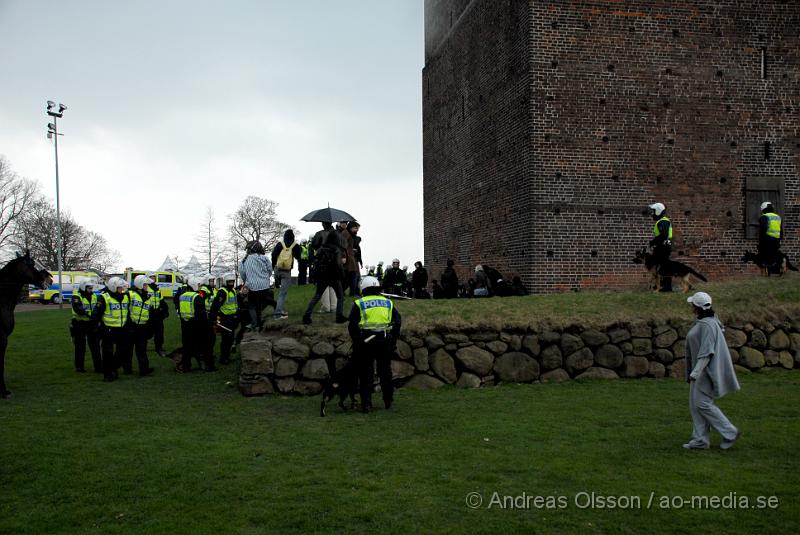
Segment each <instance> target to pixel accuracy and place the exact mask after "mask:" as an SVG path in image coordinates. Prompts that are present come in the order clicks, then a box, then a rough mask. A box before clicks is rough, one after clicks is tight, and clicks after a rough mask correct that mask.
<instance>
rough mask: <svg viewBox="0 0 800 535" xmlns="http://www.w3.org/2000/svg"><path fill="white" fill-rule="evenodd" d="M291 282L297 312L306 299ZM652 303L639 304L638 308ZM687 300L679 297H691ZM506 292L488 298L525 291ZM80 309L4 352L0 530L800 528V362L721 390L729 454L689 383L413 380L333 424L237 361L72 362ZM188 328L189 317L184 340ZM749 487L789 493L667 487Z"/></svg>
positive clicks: (410, 308) (411, 306)
mask: <svg viewBox="0 0 800 535" xmlns="http://www.w3.org/2000/svg"><path fill="white" fill-rule="evenodd" d="M778 284H783V282H782V281H781V282H778ZM762 290H763V289H762ZM298 291H300V292H304V291H307V289H298ZM794 291H796V289H795V288H791V287H790V288H788V289H787V292H789V293H791V292H794ZM718 293H719V295H720V296H721V297H720V302H721V303H722V302H723V300H724V299H728V298H724V297H722V296H723V295H724V292H723V291H720V292H718ZM754 293H755V292H754ZM761 293H762V294H764V293H766V292H764V291H762V292H761ZM712 295H713V292H712ZM292 296H293V297H297V298H295V299H294V302H295V303H294V304H293V303H292V300H290V309H289V312H290V314H291V315H292V318H291V319H290V321H295V320H296V319H299V314H300V313H301V311H299V309H301V308H302V304H299V303H298V301H300V300H301V299H300V296H299V295H298V294H297V293H293V294H292ZM655 297H661V296H651V295H650V294H645V293H644V292H641V295H638V294H635V295H633V297H631V298H630V299H631V302H632V303H633V305H632V306H633V307H634V308H635V307H637V306H640V304H641V303H642V302H649V300H650V299H651V298H655ZM673 297H674V298H675V305H674V306H675V311H676V312H677V311H679V310H682V307H683V305H684V304H685V303H682V304H680V306H679V302H680V300H682V299H684V298H683V297H682V296H678V295H675V296H667V298H668V299H670V300H672V298H673ZM567 298H571V299H573V300H578V302H583V301H581V300H583V299H589V301H592V302H595V303H598V304H597V306H598V307H600V306H606V305H602V303H603V302H604V300H603V299H601V298H599V297H592V296H590V295H588V294H575V295H572V294H571V295H567V296H553V297H552V298H551V299H553V302H550V301H548V299H547V298H540V297H535V298H534V297H532V298H530V299H531V301H534V302H535V303H536V305H535V306H532V307H531V308H536V309H539V308H545V309H547V310H555V309H559V308H560V307H562V306H566V305H564V301H562V300H566V299H567ZM618 299H620V300H623V301H624V296H619V298H618ZM730 299H731V300H730V301H729V302H731V303H732V302H733V301H734V298H733V297H731V298H730ZM776 299H777V298H776ZM492 301H493V302H490V301H484V303H485V306H486V307H490V308H494V307H500V306H506V305H505V304H503V303H502V301H508V302H513V301H515V300H514V299H506V300H492ZM620 302H622V301H620ZM781 302H783V301H781V300H780V299H779V300H778V303H779V304H780V303H781ZM569 303H570V305H569V306H574V305H575V301H569ZM670 303H671V301H670ZM445 305H446V304H442V303H406V302H404V303H402V304H400V305H399V306H401V307H404V315H406V316H407V317H408V318H409V320H410V321H421V319H420V318H421V317H423V316H424V314H425V313H426V312H425V307H428V306H430V307H434V306H435V307H439V306H445ZM460 306H464V307H467V308H468V309H469V308H470V307H475V306H479V303H478V302H468V303H462V302H458V303H450V304H449V307H450V312H451V313H452V314H453V315H461V316H462V317H464V316H466V315H467V313H464V314H459V312H458V310H457V307H460ZM670 306H672V305H670ZM730 306H733V305H730ZM418 307H419V308H418ZM548 307H549V308H548ZM475 310H478V309H475ZM620 314H622V315H623V316H624V314H630V312H626V311H620ZM315 316H321V315H315ZM68 317H69V313H68V311H66V310H65V311H64V312H63V313H61V312H59V311H58V310H57V309H56V308H52V309H49V310H46V311H37V312H24V313H18V314H17V320H18V327H17V331H16V333H15V334H14V336H13V337H12V338H11V341H10V344H9V351H8V359H7V366H6V368H7V382H8V384H9V387H10V388H11V390H13V391H14V393H15V397H14V398H12V399H10V400H0V430H1V431H2V440H0V482H2V485H0V533H13V534H17V533H36V534H39V533H58V534H63V533H103V534H105V533H148V534H150V533H191V534H197V533H215V534H216V533H275V532H339V533H341V532H347V533H351V532H352V533H373V532H378V531H387V532H419V531H422V532H426V533H440V532H501V533H502V532H519V531H525V532H542V533H552V532H556V533H559V532H560V533H573V532H577V531H580V532H590V533H591V532H615V533H616V532H622V533H645V532H647V533H676V532H687V533H688V532H690V531H691V532H693V533H695V532H697V531H698V529H699V530H700V531H712V530H713V531H717V532H721V533H732V532H739V533H754V532H759V533H761V532H772V533H789V532H795V531H796V530H797V526H798V525H800V505H799V504H798V499H799V498H800V486H798V476H797V474H798V472H800V460H798V456H797V444H796V440H797V437H800V405H798V403H797V400H798V393H800V389H799V387H800V374H799V373H797V371H788V372H787V371H771V372H764V373H757V374H747V375H742V376H741V377H740V381H741V383H742V391H741V392H739V393H737V394H735V395H731V396H729V397H727V398H725V399H724V400H722V401H721V403H720V406H721V407H722V408H723V410H724V411H725V412H726V413H727V414H728V415H729V417H730V418H731V419H732V421H733V422H734V424H735V425H737V426H739V427H740V428H741V429H742V431H743V433H744V436H743V438H742V439H741V441H740V442H739V443H737V444H736V445H735V446H734V447H733V448H732V449H731V450H729V451H725V452H723V451H720V450H719V449H717V448H716V445H717V444H718V440H719V439H718V437H716V440H715V442H714V448H713V449H711V450H708V451H685V450H683V449H682V448H681V444H682V443H683V442H685V441H686V440H688V438H689V433H690V430H691V425H690V418H689V410H688V388H687V385H686V384H685V383H682V382H680V381H675V380H646V379H637V380H619V381H612V382H569V383H565V384H547V385H507V386H501V387H496V388H486V389H479V390H460V389H457V388H455V387H443V388H441V389H438V390H434V391H425V392H416V391H407V390H401V391H399V393H398V394H397V398H396V400H397V403H396V407H395V408H393V409H392V410H391V411H384V410H380V409H378V410H376V412H374V413H372V414H370V415H362V414H360V413H350V414H344V413H342V412H340V411H339V409H338V408H333V409H332V410H331V411H330V416H329V417H327V418H320V417H319V416H317V410H318V403H319V397H314V398H295V397H282V396H270V397H263V398H243V397H241V396H240V395H239V393H238V391H237V390H236V388H235V385H236V369H235V366H229V367H227V368H224V369H223V370H222V371H220V372H218V373H212V374H203V373H200V372H196V373H191V374H186V375H177V374H175V373H173V372H172V371H171V367H170V365H169V364H170V363H169V361H167V360H166V359H162V358H159V357H151V358H152V359H153V362H154V365H155V367H156V374H155V376H153V377H148V378H142V379H139V378H137V377H136V376H123V377H122V378H121V379H120V380H119V381H117V382H115V383H103V382H102V381H100V378H99V377H98V376H96V375H94V374H84V375H78V374H75V373H74V372H73V370H72V351H71V344H70V342H69V338H68V333H67V323H68ZM415 317H416V318H417V319H416V320H414V318H415ZM599 317H602V315H601V316H599ZM319 323H323V322H319ZM330 328H333V326H331V327H330ZM339 328H343V327H342V326H339ZM177 335H178V333H177V326H176V324H175V319H174V317H173V318H170V323H169V325H168V343H167V347H168V349H170V348H173V347H175V345H176V344H177V340H178V336H177ZM474 492H477V493H480V494H481V496H482V498H483V504H482V505H481V506H480V507H479V508H477V509H472V508H470V507H468V506H467V504H466V500H467V495H468V494H469V493H474ZM592 492H594V493H595V494H596V495H597V496H601V497H623V496H635V497H638V499H639V500H640V507H638V508H631V509H627V508H617V509H601V508H594V509H593V508H580V507H579V506H578V504H576V503H575V499H576V496H577V498H578V500H579V501H581V503H580V505H585V503H583V502H585V501H586V499H587V496H589V495H590V493H592ZM494 493H497V498H500V497H501V496H506V495H507V496H530V497H531V500H532V499H533V498H532V497H534V496H544V497H547V496H554V497H562V496H563V497H564V498H554V499H556V500H563V501H562V502H557V503H556V505H560V504H563V503H564V502H565V504H566V505H565V507H564V508H555V509H536V508H534V505H535V502H534V501H531V502H530V505H531V507H530V508H529V509H512V508H503V507H500V506H499V505H492V498H493V496H494ZM651 493H652V496H653V504H652V506H651V507H650V508H648V507H647V504H648V501H649V499H650V496H651ZM732 493H735V496H736V498H737V499H741V498H742V497H747V498H749V499H750V500H752V502H751V503H753V502H754V501H755V498H756V497H757V496H764V497H770V496H775V497H776V498H775V500H777V501H778V506H777V508H775V509H773V508H769V507H767V508H765V509H755V508H754V509H742V508H739V509H734V510H731V509H692V508H691V507H690V506H689V505H688V504H687V505H686V506H683V507H681V508H678V509H664V508H661V507H659V506H660V505H663V504H662V500H663V498H662V497H664V496H667V497H674V496H681V497H684V498H690V497H691V496H695V495H696V496H708V497H711V496H719V497H724V496H732V495H733V494H732ZM470 499H476V498H475V497H474V496H473V497H471V498H470ZM518 501H520V500H518ZM522 501H524V498H523V499H522ZM496 503H497V502H496V500H495V504H496ZM632 503H633V504H634V505H635V501H634V502H632ZM773 503H774V502H773ZM490 505H492V506H491V507H489V506H490Z"/></svg>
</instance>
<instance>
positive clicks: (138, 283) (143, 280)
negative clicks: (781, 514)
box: [133, 275, 153, 290]
mask: <svg viewBox="0 0 800 535" xmlns="http://www.w3.org/2000/svg"><path fill="white" fill-rule="evenodd" d="M145 284H153V279H151V278H150V277H148V276H147V275H136V277H135V278H134V279H133V285H134V286H135V287H136V288H137V289H139V290H141V289H142V288H144V285H145Z"/></svg>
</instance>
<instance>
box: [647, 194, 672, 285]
mask: <svg viewBox="0 0 800 535" xmlns="http://www.w3.org/2000/svg"><path fill="white" fill-rule="evenodd" d="M649 208H650V215H651V216H652V218H653V221H655V222H656V223H655V225H653V239H651V240H650V247H652V248H653V256H654V257H655V260H656V262H657V263H661V262H665V261H667V260H669V257H670V256H671V255H672V222H671V221H670V220H669V218H668V217H667V215H666V214H667V207H666V206H664V205H663V204H661V203H660V202H657V203H653V204H651V205H650V206H649ZM661 291H662V292H671V291H672V277H661Z"/></svg>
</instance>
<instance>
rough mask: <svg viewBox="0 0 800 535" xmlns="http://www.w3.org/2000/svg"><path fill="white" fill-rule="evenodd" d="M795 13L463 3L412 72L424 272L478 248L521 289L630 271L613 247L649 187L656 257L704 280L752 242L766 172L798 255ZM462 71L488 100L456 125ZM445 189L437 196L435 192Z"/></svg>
mask: <svg viewBox="0 0 800 535" xmlns="http://www.w3.org/2000/svg"><path fill="white" fill-rule="evenodd" d="M434 3H436V4H439V5H438V6H437V8H438V9H439V10H440V11H441V10H442V9H443V8H442V6H441V4H442V2H434ZM462 3H463V2H462ZM427 7H428V6H427V5H426V33H427V29H428V16H429V15H430V16H431V17H433V15H434V11H435V10H428V9H427ZM520 12H522V13H520ZM512 14H513V16H510V15H512ZM520 25H524V26H523V27H522V28H521V27H520ZM798 27H800V2H788V1H780V0H771V1H764V2H755V1H751V2H744V1H733V0H729V1H716V2H666V1H664V2H652V1H647V2H645V1H639V2H634V1H627V2H621V1H613V0H608V1H593V2H589V1H577V0H575V1H570V2H566V1H531V2H525V1H522V0H510V1H489V0H473V2H471V3H470V4H469V6H468V7H467V8H466V9H465V10H464V11H463V12H462V13H461V16H460V18H459V20H458V24H457V25H456V26H455V27H454V28H451V29H450V30H449V32H446V35H445V37H444V38H441V37H440V39H444V40H443V41H442V42H441V43H439V44H438V45H437V47H436V53H435V54H432V55H430V56H427V55H426V67H425V70H424V72H423V92H424V99H423V102H424V123H423V124H424V133H425V134H424V192H425V201H424V202H425V258H426V262H427V263H428V265H429V268H431V272H432V273H433V274H434V275H438V272H439V271H440V266H441V265H442V264H443V258H444V256H452V257H454V259H455V260H456V261H457V262H458V263H459V264H461V265H462V268H463V269H464V271H463V272H462V273H463V274H464V275H466V274H467V270H469V268H470V267H471V266H474V264H476V263H488V264H491V265H494V266H498V267H499V268H500V269H501V271H505V272H511V271H515V272H519V273H521V274H522V275H523V280H524V281H525V282H526V283H527V284H528V285H529V286H530V287H531V288H533V289H534V290H535V291H537V292H547V291H559V290H577V289H581V288H589V287H627V286H637V285H644V284H645V281H646V278H645V277H644V275H643V273H642V269H641V267H639V266H636V265H634V264H632V263H631V262H630V259H631V258H632V256H633V253H634V251H635V250H636V249H637V248H640V247H642V246H644V245H645V244H646V243H647V240H649V238H650V233H651V228H652V224H653V223H652V220H650V218H649V217H648V216H647V215H646V206H647V205H648V204H649V203H651V202H656V201H659V202H662V203H664V204H666V205H667V209H668V214H669V215H670V217H671V219H672V221H673V224H674V227H675V246H674V248H673V258H676V259H679V260H682V261H685V262H687V263H689V264H690V265H692V266H694V267H695V268H696V269H698V270H699V271H701V272H703V273H705V274H706V275H707V276H708V277H709V278H710V279H720V278H726V277H735V276H742V275H745V274H752V273H754V271H753V268H752V267H745V266H743V265H742V264H741V263H740V261H739V259H740V257H741V255H742V253H743V251H744V250H754V249H755V245H756V244H755V240H747V239H745V237H744V236H745V235H744V217H745V214H744V207H745V203H744V200H745V193H744V188H745V183H746V180H747V179H748V178H753V177H779V178H782V179H783V182H784V205H785V207H784V208H785V209H784V213H783V214H782V215H783V216H784V221H785V230H784V236H785V239H784V244H783V248H784V250H786V251H788V252H789V253H790V255H791V256H792V258H793V259H797V255H798V253H799V252H800V232H799V231H798V228H800V227H799V226H798V220H800V206H799V205H798V185H799V182H800V181H799V180H798V169H799V168H800V130H799V129H800V126H798V125H800V121H798V107H800V38H799V37H798V35H800V33H798V31H797V28H798ZM522 30H524V32H525V34H526V39H522V38H520V37H519V33H520V31H522ZM439 35H440V36H441V35H442V32H441V31H440V34H439ZM520 41H525V43H524V45H525V46H523V47H519V46H516V45H517V44H518V43H519V42H520ZM511 43H514V44H513V45H512V44H511ZM762 48H764V49H765V50H766V57H767V67H768V68H767V77H766V79H762V77H761V69H760V65H761V49H762ZM513 54H517V56H513ZM519 59H523V60H524V61H525V62H526V63H527V65H528V67H527V73H525V74H522V73H519V72H517V71H516V69H515V68H516V66H517V65H518V64H519ZM444 65H447V68H443V66H444ZM503 71H506V72H507V73H508V72H514V75H513V76H508V75H507V76H505V77H503V76H502V75H501V74H502V72H503ZM475 80H481V84H480V89H478V91H479V92H480V93H483V94H485V93H489V94H490V95H494V98H493V99H491V100H488V101H487V100H486V99H485V97H484V102H483V105H482V106H479V105H476V103H475V102H474V100H471V99H467V100H466V103H465V105H464V108H465V109H466V116H467V120H466V121H464V123H467V126H465V127H458V126H456V127H453V126H452V125H453V121H452V119H453V118H456V119H457V113H455V115H454V111H455V112H457V111H458V106H459V105H461V102H459V100H460V99H459V98H458V97H459V95H463V94H467V95H471V94H473V93H474V91H475V90H476V83H475ZM520 81H522V82H523V83H526V84H527V85H526V88H525V89H524V90H520V83H519V82H520ZM487 84H488V86H487ZM512 87H513V88H514V90H510V88H512ZM522 101H524V105H523V102H522ZM454 108H455V110H454ZM448 109H449V110H450V112H449V113H448V112H445V111H444V110H448ZM476 116H477V117H476ZM520 121H524V125H525V127H524V129H521V128H520ZM464 123H462V124H464ZM448 125H449V127H448ZM765 141H769V142H770V144H771V153H770V158H769V159H768V160H765V158H764V149H763V146H764V142H765ZM488 147H491V150H490V149H489V148H488ZM500 153H503V154H505V155H506V156H508V158H503V157H500V156H494V157H493V156H492V155H493V154H494V155H497V154H500ZM487 184H491V188H489V189H490V191H492V192H493V194H492V195H491V198H492V200H491V201H490V202H485V201H482V200H479V197H480V195H481V194H485V193H486V191H487V188H486V185H487ZM448 186H457V188H458V192H457V194H456V195H455V197H454V199H453V200H454V202H452V203H445V202H442V200H441V199H438V198H437V196H441V195H442V194H443V192H445V191H447V187H448ZM430 195H433V197H430ZM469 205H471V206H469ZM509 209H510V212H509ZM516 212H519V213H516ZM487 220H488V221H491V224H490V225H485V224H484V223H485V222H486V221H487ZM499 236H502V237H503V238H501V239H500V240H498V237H499ZM506 237H510V238H511V239H510V240H508V239H506ZM443 250H444V251H447V253H446V254H445V255H442V251H443Z"/></svg>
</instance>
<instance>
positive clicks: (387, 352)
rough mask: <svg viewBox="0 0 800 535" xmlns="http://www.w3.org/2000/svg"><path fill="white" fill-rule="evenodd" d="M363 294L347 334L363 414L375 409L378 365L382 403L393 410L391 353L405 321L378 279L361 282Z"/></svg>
mask: <svg viewBox="0 0 800 535" xmlns="http://www.w3.org/2000/svg"><path fill="white" fill-rule="evenodd" d="M360 286H361V288H360V289H361V294H362V296H361V297H359V298H357V299H356V300H355V301H354V302H353V308H352V309H351V310H350V316H349V318H348V325H347V331H348V332H349V333H350V338H351V339H352V341H353V359H354V361H355V365H356V369H357V370H358V376H359V385H360V391H361V393H360V397H361V411H362V412H364V413H368V412H370V411H371V410H372V377H373V371H374V369H375V367H376V365H377V370H378V377H380V382H381V393H382V394H383V403H384V406H385V407H386V408H387V409H390V408H391V407H392V401H393V398H394V387H393V385H392V366H391V363H392V353H393V352H394V350H395V347H396V345H397V339H398V337H399V336H400V326H401V323H402V318H401V317H400V313H399V312H398V311H397V309H396V308H395V307H394V303H392V300H391V299H389V298H388V297H385V296H382V295H381V294H380V292H381V286H380V283H379V282H378V279H376V278H375V277H364V278H363V279H362V280H361V284H360Z"/></svg>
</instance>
